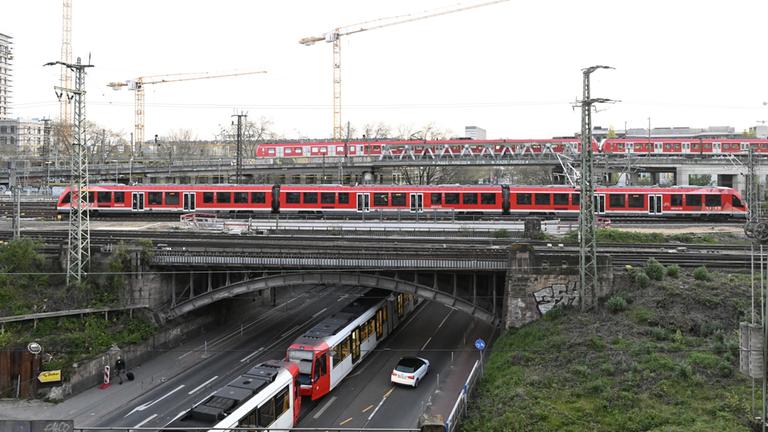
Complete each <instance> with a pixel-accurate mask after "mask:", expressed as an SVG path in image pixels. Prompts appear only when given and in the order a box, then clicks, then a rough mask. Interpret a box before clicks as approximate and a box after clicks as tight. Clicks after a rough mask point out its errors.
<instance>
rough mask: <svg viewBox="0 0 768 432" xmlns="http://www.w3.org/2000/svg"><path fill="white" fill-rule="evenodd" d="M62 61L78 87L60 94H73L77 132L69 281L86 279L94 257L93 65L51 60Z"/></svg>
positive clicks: (75, 131)
mask: <svg viewBox="0 0 768 432" xmlns="http://www.w3.org/2000/svg"><path fill="white" fill-rule="evenodd" d="M57 64H60V65H62V66H65V67H66V68H68V69H69V70H70V71H72V72H74V74H75V88H74V89H70V88H62V89H61V93H62V94H66V95H67V98H68V97H69V94H71V95H72V96H73V97H74V110H73V111H74V121H73V126H74V131H73V132H74V134H73V141H72V148H71V151H70V157H71V167H72V168H71V169H72V170H71V175H70V201H69V202H70V211H69V239H68V241H67V250H68V251H67V284H70V283H79V282H80V281H82V280H83V277H84V276H85V275H86V272H87V269H88V262H89V260H90V257H91V230H90V224H89V211H88V152H87V149H86V138H85V68H89V67H93V66H92V65H84V64H81V61H80V57H78V58H77V63H75V64H71V63H62V62H60V61H58V62H51V63H47V64H46V65H45V66H52V65H57Z"/></svg>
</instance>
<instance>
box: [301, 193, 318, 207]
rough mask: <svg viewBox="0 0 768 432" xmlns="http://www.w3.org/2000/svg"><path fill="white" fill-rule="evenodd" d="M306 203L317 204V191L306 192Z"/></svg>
mask: <svg viewBox="0 0 768 432" xmlns="http://www.w3.org/2000/svg"><path fill="white" fill-rule="evenodd" d="M304 204H317V192H304Z"/></svg>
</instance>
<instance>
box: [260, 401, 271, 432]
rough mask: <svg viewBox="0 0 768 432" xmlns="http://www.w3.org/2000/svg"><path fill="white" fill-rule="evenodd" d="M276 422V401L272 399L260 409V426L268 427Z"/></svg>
mask: <svg viewBox="0 0 768 432" xmlns="http://www.w3.org/2000/svg"><path fill="white" fill-rule="evenodd" d="M274 421H275V400H274V399H270V400H268V401H266V402H265V403H264V405H262V406H260V407H259V426H261V427H267V426H269V425H271V424H272V422H274Z"/></svg>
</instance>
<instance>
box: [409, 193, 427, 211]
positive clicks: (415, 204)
mask: <svg viewBox="0 0 768 432" xmlns="http://www.w3.org/2000/svg"><path fill="white" fill-rule="evenodd" d="M423 210H424V194H421V193H412V194H411V211H412V212H416V213H419V212H421V211H423Z"/></svg>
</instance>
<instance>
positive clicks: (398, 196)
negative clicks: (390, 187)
mask: <svg viewBox="0 0 768 432" xmlns="http://www.w3.org/2000/svg"><path fill="white" fill-rule="evenodd" d="M392 205H393V206H399V207H405V194H404V193H402V192H398V193H393V194H392Z"/></svg>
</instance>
